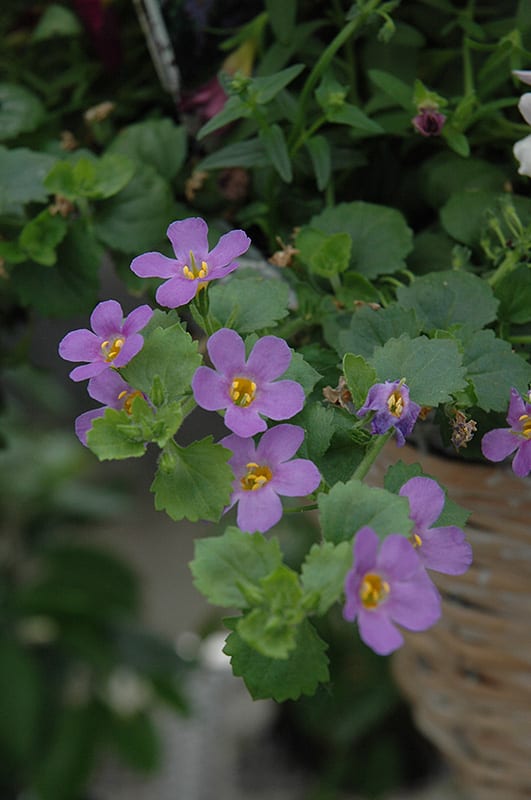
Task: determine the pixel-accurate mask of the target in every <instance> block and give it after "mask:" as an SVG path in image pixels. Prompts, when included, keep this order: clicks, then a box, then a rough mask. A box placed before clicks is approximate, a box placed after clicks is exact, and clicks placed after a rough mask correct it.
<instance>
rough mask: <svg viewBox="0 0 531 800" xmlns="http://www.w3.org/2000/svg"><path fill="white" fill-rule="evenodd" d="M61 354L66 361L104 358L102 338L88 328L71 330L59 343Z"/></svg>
mask: <svg viewBox="0 0 531 800" xmlns="http://www.w3.org/2000/svg"><path fill="white" fill-rule="evenodd" d="M59 355H60V356H61V358H64V359H65V361H95V360H96V359H102V358H103V355H102V352H101V339H100V338H99V337H98V336H96V334H95V333H92V331H89V330H87V329H86V328H81V329H79V330H77V331H70V333H67V334H66V336H65V337H64V338H63V339H62V340H61V342H60V343H59Z"/></svg>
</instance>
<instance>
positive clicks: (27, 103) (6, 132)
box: [0, 83, 44, 141]
mask: <svg viewBox="0 0 531 800" xmlns="http://www.w3.org/2000/svg"><path fill="white" fill-rule="evenodd" d="M43 118H44V106H43V104H42V103H41V101H40V100H39V98H38V97H37V96H36V95H34V94H33V92H30V91H29V90H28V89H25V88H24V87H23V86H17V85H16V84H14V83H0V140H2V141H4V140H6V139H13V138H14V137H15V136H18V135H19V134H20V133H25V132H26V131H33V130H35V128H37V127H38V125H40V124H41V122H42V120H43Z"/></svg>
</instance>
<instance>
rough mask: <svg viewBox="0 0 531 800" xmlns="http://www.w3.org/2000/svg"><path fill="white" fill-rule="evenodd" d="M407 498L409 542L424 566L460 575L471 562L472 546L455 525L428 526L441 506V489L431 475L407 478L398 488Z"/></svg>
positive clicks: (438, 514)
mask: <svg viewBox="0 0 531 800" xmlns="http://www.w3.org/2000/svg"><path fill="white" fill-rule="evenodd" d="M399 494H400V496H401V497H407V499H408V500H409V517H410V519H412V520H413V522H414V527H413V533H412V544H413V546H414V548H415V549H416V551H417V555H418V557H419V558H420V560H421V562H422V564H423V565H424V566H425V567H426V568H427V569H434V570H437V572H444V573H446V575H462V574H463V572H466V571H467V569H468V568H469V566H470V564H471V563H472V548H471V547H470V545H469V544H468V542H467V541H466V540H465V534H464V532H463V531H462V530H461V528H458V527H457V526H456V525H445V526H443V527H441V528H433V527H431V526H432V525H433V523H434V522H435V520H437V519H438V518H439V516H440V514H441V512H442V510H443V508H444V503H445V496H444V492H443V490H442V489H441V487H440V486H439V484H438V483H437V481H434V480H432V479H431V478H423V477H418V478H411V479H410V480H409V481H406V483H404V485H403V486H402V488H401V489H400V491H399Z"/></svg>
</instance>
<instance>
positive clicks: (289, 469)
mask: <svg viewBox="0 0 531 800" xmlns="http://www.w3.org/2000/svg"><path fill="white" fill-rule="evenodd" d="M303 439H304V431H303V429H302V428H299V427H298V426H297V425H290V424H289V423H286V424H283V425H277V426H276V427H275V428H270V429H269V430H268V431H267V432H266V433H264V435H263V436H262V438H261V439H260V442H259V443H258V446H257V447H255V445H254V441H253V440H252V439H250V438H246V439H242V438H241V437H240V436H236V435H235V434H230V435H229V436H226V437H225V438H224V439H222V440H221V442H220V444H221V445H223V447H226V448H228V449H229V450H232V458H230V459H229V464H230V466H231V467H232V471H233V472H234V483H233V489H234V491H233V494H232V497H231V503H230V506H228V508H227V509H226V510H227V511H228V510H229V508H232V506H233V505H234V504H235V503H238V516H237V521H238V527H239V528H240V529H241V530H242V531H247V532H249V533H251V532H254V531H260V532H261V533H264V531H267V530H269V528H271V527H272V526H273V525H275V524H276V523H277V522H278V521H279V519H280V518H281V516H282V503H281V501H280V497H279V495H283V496H285V497H303V496H305V495H307V494H310V493H311V492H313V491H315V489H317V487H318V486H319V483H320V482H321V475H320V474H319V470H318V469H317V467H316V466H315V464H314V463H313V462H312V461H309V460H308V459H306V458H293V456H294V455H295V453H296V452H297V450H298V449H299V447H300V446H301V444H302V440H303Z"/></svg>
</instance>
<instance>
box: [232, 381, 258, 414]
mask: <svg viewBox="0 0 531 800" xmlns="http://www.w3.org/2000/svg"><path fill="white" fill-rule="evenodd" d="M229 394H230V399H231V400H232V402H233V403H234V405H236V406H241V407H242V408H246V407H247V406H250V405H251V403H252V402H253V400H254V398H255V395H256V383H255V382H254V381H252V380H250V379H249V378H234V380H233V381H232V383H231V385H230V393H229Z"/></svg>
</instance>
